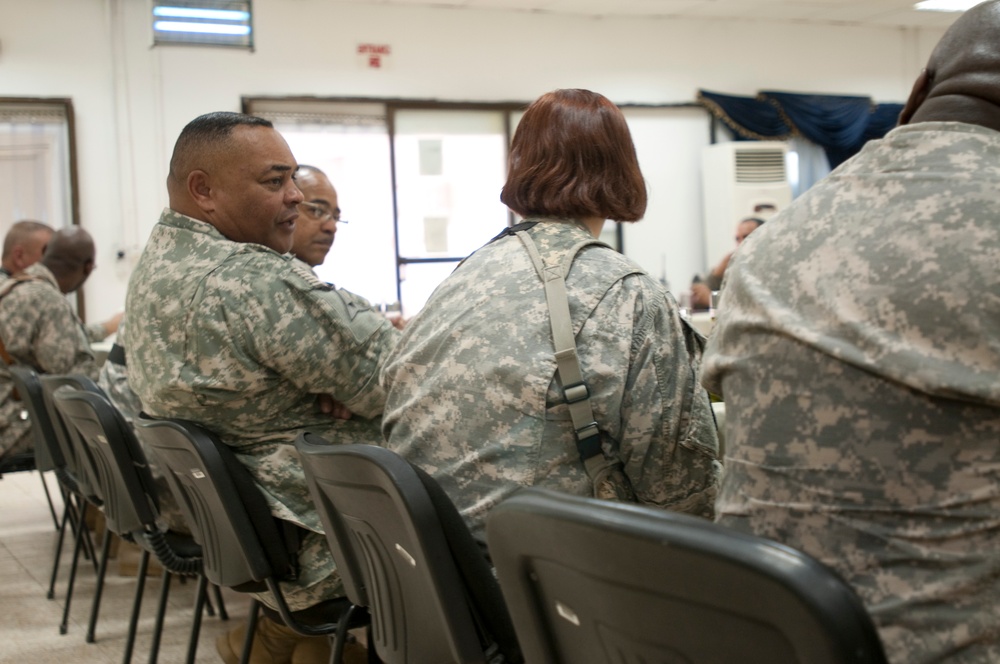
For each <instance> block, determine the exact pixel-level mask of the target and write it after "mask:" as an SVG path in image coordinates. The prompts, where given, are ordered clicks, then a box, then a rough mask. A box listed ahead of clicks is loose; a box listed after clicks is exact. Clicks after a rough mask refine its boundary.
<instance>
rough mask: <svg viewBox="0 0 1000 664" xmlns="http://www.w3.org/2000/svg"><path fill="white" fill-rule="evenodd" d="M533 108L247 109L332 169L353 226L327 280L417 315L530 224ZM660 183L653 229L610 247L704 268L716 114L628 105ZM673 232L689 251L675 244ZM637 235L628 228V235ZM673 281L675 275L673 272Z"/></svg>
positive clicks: (649, 169)
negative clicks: (526, 118)
mask: <svg viewBox="0 0 1000 664" xmlns="http://www.w3.org/2000/svg"><path fill="white" fill-rule="evenodd" d="M524 106H525V105H520V104H516V103H455V102H432V101H426V102H424V101H405V100H379V99H320V98H315V97H303V98H278V99H268V98H260V97H255V98H244V100H243V111H244V112H245V113H250V114H252V115H257V116H260V117H264V118H267V119H269V120H271V121H272V122H273V123H274V126H275V128H276V129H277V130H278V131H279V132H281V134H282V136H284V137H285V140H286V141H287V142H288V145H289V147H290V148H291V150H292V154H294V155H295V158H296V160H297V161H298V162H299V163H301V164H310V165H312V166H316V167H318V168H320V169H321V170H323V171H324V172H325V173H326V174H327V175H328V176H329V178H330V181H331V182H332V183H333V186H334V187H335V188H336V189H337V197H338V203H339V205H340V208H341V209H342V211H343V218H344V219H346V220H348V221H349V223H347V224H341V225H339V226H338V228H337V236H336V241H335V242H334V245H333V249H332V250H331V251H330V253H329V254H328V256H327V259H326V261H325V262H324V263H323V264H322V265H321V266H319V267H317V268H316V272H317V274H318V275H319V276H320V278H322V279H324V280H326V281H330V282H332V283H334V284H336V285H337V286H339V287H343V288H346V289H347V290H349V291H351V292H354V293H357V294H358V295H361V296H363V297H365V298H367V299H368V300H369V301H371V302H372V303H373V304H375V305H376V306H379V307H384V308H386V309H396V308H399V309H401V310H402V313H403V316H404V317H407V318H409V317H411V316H413V315H415V314H416V313H417V312H418V311H419V310H420V309H421V308H422V307H423V306H424V303H426V302H427V299H428V298H429V297H430V295H431V293H432V292H433V291H434V289H435V288H437V286H438V284H440V283H441V281H443V280H444V279H445V278H446V277H447V276H448V275H449V274H451V271H452V270H454V269H455V267H456V266H457V265H458V263H459V262H460V261H461V260H462V259H464V258H465V257H466V256H468V255H469V254H470V253H471V252H473V251H475V250H476V249H478V248H479V247H480V246H482V245H483V244H485V243H486V242H487V241H489V239H490V238H492V237H493V236H494V235H496V234H497V233H499V232H500V231H501V230H503V228H504V227H505V226H507V225H509V224H512V223H514V222H515V221H517V219H516V215H514V214H513V213H511V212H510V211H509V210H508V209H507V208H506V206H504V205H503V203H501V202H500V190H501V189H502V187H503V184H504V182H505V180H506V176H507V152H508V147H509V145H510V139H511V136H513V132H514V129H515V127H516V125H517V122H518V121H520V119H521V115H522V109H523V108H524ZM623 111H624V112H625V115H626V119H627V120H628V122H629V125H630V127H631V128H632V132H633V139H634V140H635V142H636V148H637V152H638V156H639V163H640V166H641V168H642V169H643V173H644V175H645V176H646V178H647V181H648V187H649V191H650V204H649V208H648V209H647V217H649V218H650V221H647V222H646V223H644V224H638V225H635V226H633V225H630V224H611V223H609V224H605V227H604V232H603V233H602V234H601V239H602V240H603V241H605V242H607V243H608V244H609V245H611V246H612V247H614V248H616V249H618V250H619V251H621V250H622V249H623V245H625V246H628V247H629V255H630V257H632V258H633V259H635V260H637V261H638V262H639V264H640V265H643V266H644V267H645V268H646V269H647V271H648V272H649V273H650V274H651V275H652V276H653V277H654V278H657V279H660V280H661V281H663V282H664V283H666V282H667V281H668V280H669V279H674V280H675V283H681V282H683V283H685V284H686V281H683V280H684V278H685V277H686V276H687V275H690V274H694V273H695V272H698V271H701V269H702V266H701V265H700V258H699V256H698V255H695V253H693V252H691V251H690V250H689V249H688V247H690V246H696V245H697V244H699V243H700V242H702V241H703V238H702V237H701V236H700V235H697V236H692V233H699V232H700V228H701V225H700V223H691V220H692V219H698V218H699V217H700V215H701V210H700V197H699V184H698V177H699V173H698V170H697V169H692V168H690V164H691V163H697V160H698V159H699V155H700V151H701V149H702V147H703V146H704V145H705V144H707V142H708V138H709V133H708V131H706V129H707V126H708V122H709V116H708V115H707V113H706V112H705V110H704V109H703V108H701V107H699V106H694V105H677V106H676V107H673V106H671V107H636V108H629V107H623ZM664 225H668V227H673V228H677V229H682V230H679V231H672V234H673V235H674V236H675V238H676V240H677V241H676V242H668V243H664V242H663V241H662V234H663V231H662V228H663V226H664ZM623 226H627V227H628V228H626V229H625V230H623ZM668 273H669V274H668Z"/></svg>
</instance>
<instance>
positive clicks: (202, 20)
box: [151, 0, 253, 51]
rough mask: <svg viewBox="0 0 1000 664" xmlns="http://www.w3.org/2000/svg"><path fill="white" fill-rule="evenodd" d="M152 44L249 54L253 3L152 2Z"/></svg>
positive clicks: (216, 0) (208, 0) (221, 0)
mask: <svg viewBox="0 0 1000 664" xmlns="http://www.w3.org/2000/svg"><path fill="white" fill-rule="evenodd" d="M152 4H153V15H152V16H151V18H152V24H153V44H154V45H157V46H158V45H161V44H163V45H166V44H170V45H173V46H182V45H189V46H229V47H234V48H248V49H250V50H251V51H252V50H253V0H153V2H152Z"/></svg>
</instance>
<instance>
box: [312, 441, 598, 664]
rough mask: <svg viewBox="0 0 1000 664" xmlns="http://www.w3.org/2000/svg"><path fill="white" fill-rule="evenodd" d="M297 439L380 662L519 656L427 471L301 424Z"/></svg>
mask: <svg viewBox="0 0 1000 664" xmlns="http://www.w3.org/2000/svg"><path fill="white" fill-rule="evenodd" d="M295 446H296V448H298V450H299V454H300V456H301V458H302V466H303V468H304V469H305V472H306V479H307V480H308V482H309V488H310V491H311V492H312V495H313V501H314V502H315V503H316V509H317V510H319V514H320V518H321V519H322V521H323V527H324V529H325V532H326V538H327V542H328V543H329V545H330V549H331V550H332V552H333V558H334V560H335V561H336V563H337V570H338V571H339V572H340V576H341V578H342V579H343V581H344V587H345V589H346V591H347V596H348V597H349V598H350V599H351V601H352V602H354V603H355V604H358V605H361V606H367V607H368V610H369V612H370V613H371V616H372V638H371V640H372V641H373V642H374V645H375V649H376V651H377V652H378V655H379V657H380V658H381V659H382V660H383V661H384V662H386V663H387V664H404V663H409V664H418V663H419V664H423V663H425V662H457V663H461V664H466V663H472V662H483V663H489V664H499V663H512V662H521V661H523V660H522V658H521V653H520V649H519V648H518V644H517V639H516V637H515V634H514V630H513V627H512V625H511V623H510V617H509V616H508V614H507V609H506V607H505V606H504V602H503V597H502V595H501V593H500V588H499V587H498V586H497V582H496V579H494V577H493V573H492V571H491V569H490V566H489V563H488V561H487V559H486V556H485V554H484V551H483V549H482V548H481V547H480V546H479V545H478V544H477V543H476V541H475V540H474V539H473V537H472V535H471V533H470V532H469V529H468V526H467V525H466V524H465V522H464V521H463V520H462V517H461V516H460V515H459V513H458V511H457V510H456V509H455V506H454V504H453V503H452V502H451V500H450V499H449V498H448V496H447V495H446V494H445V493H444V491H443V490H442V489H441V487H440V486H438V484H437V482H436V481H434V479H433V478H431V477H430V476H429V475H427V474H426V473H424V472H423V471H421V470H420V469H418V468H416V467H414V466H412V465H411V464H410V463H409V462H407V461H406V460H404V459H403V458H401V457H400V456H399V455H397V454H395V453H394V452H391V451H390V450H387V449H384V448H381V447H376V446H373V445H331V444H329V443H328V442H327V441H325V440H323V438H321V437H320V436H316V435H313V434H308V433H303V434H300V435H299V437H298V439H297V440H296V441H295ZM539 661H541V660H539ZM581 661H583V660H581Z"/></svg>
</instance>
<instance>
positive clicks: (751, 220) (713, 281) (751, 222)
mask: <svg viewBox="0 0 1000 664" xmlns="http://www.w3.org/2000/svg"><path fill="white" fill-rule="evenodd" d="M763 225H764V220H763V219H761V218H760V217H747V218H746V219H743V220H742V221H740V223H738V224H736V248H737V249H738V248H739V246H740V245H741V244H743V240H745V239H747V237H748V236H749V235H750V234H751V233H753V232H754V231H755V230H757V229H758V228H760V227H761V226H763ZM734 253H736V252H735V250H733V251H730V252H729V253H728V254H726V255H725V257H723V259H722V260H721V261H719V264H718V265H716V266H715V267H713V268H712V270H711V272H709V273H708V274H707V275H705V278H704V279H702V278H700V277H695V281H694V282H693V283H692V284H691V308H692V309H693V310H695V311H704V310H706V309H711V308H712V291H717V290H720V289H721V288H722V279H723V278H724V277H725V276H726V268H727V267H728V266H729V261H730V260H732V258H733V254H734Z"/></svg>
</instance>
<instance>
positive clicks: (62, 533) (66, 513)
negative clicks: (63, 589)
mask: <svg viewBox="0 0 1000 664" xmlns="http://www.w3.org/2000/svg"><path fill="white" fill-rule="evenodd" d="M72 511H73V510H72V506H71V505H70V504H69V502H67V503H66V504H65V508H64V509H63V517H62V523H61V524H59V537H58V538H57V539H56V552H55V562H53V563H52V577H51V578H50V579H49V592H47V593H46V594H45V597H46V598H48V599H55V596H56V577H57V576H58V575H59V560H60V559H61V558H62V546H63V540H64V539H65V537H66V523H67V522H68V521H69V519H70V513H71V512H72Z"/></svg>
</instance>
